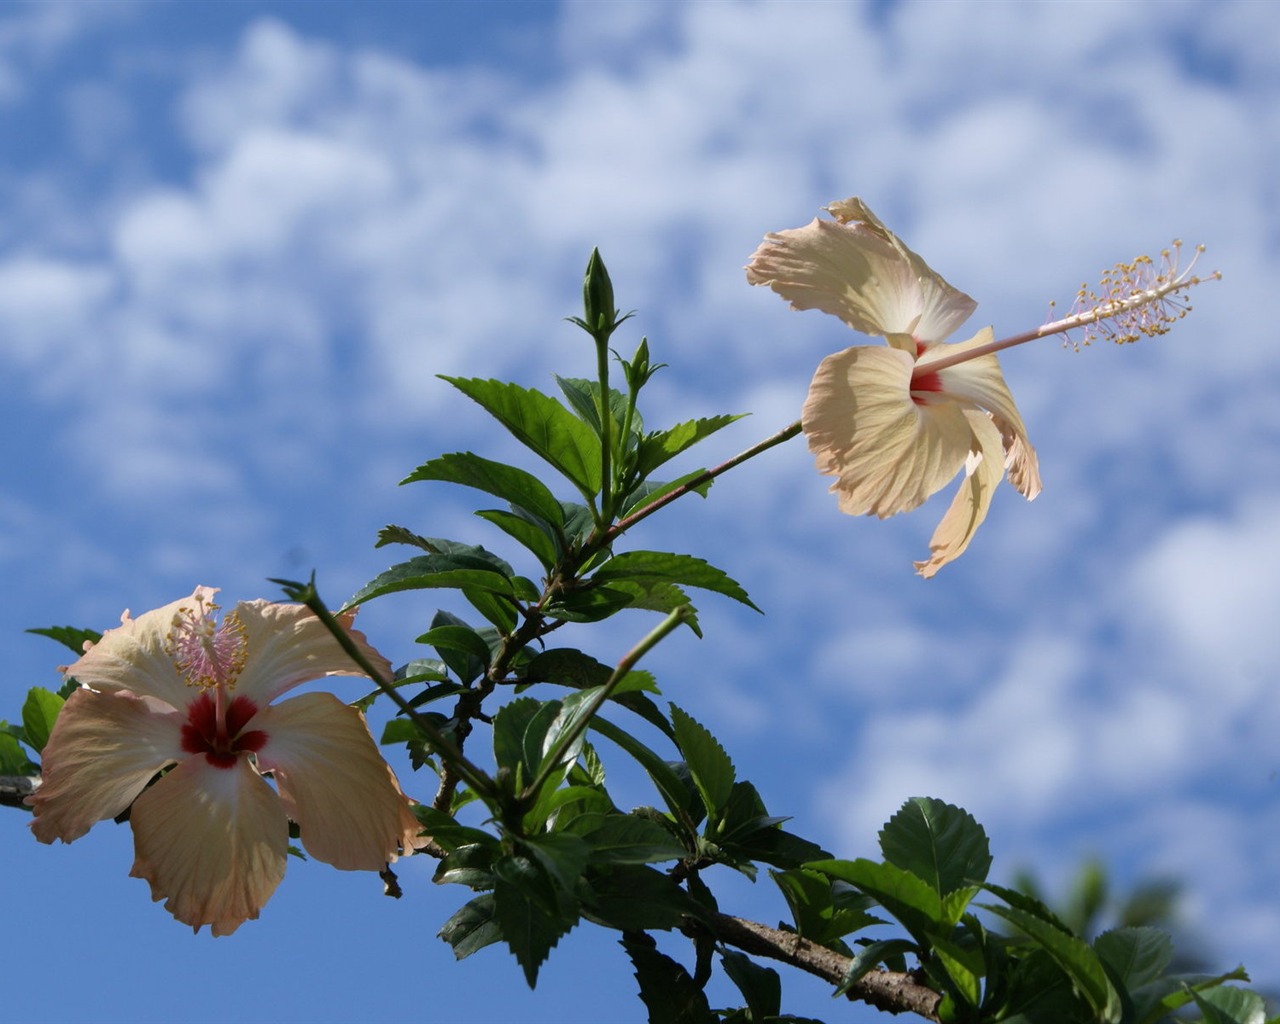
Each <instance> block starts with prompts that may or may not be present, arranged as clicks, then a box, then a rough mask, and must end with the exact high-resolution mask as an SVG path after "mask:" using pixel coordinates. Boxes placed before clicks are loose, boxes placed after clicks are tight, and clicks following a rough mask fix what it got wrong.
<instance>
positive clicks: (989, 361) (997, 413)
mask: <svg viewBox="0 0 1280 1024" xmlns="http://www.w3.org/2000/svg"><path fill="white" fill-rule="evenodd" d="M993 338H994V334H993V333H992V330H991V328H990V327H984V328H983V329H982V330H980V331H979V332H978V333H977V334H975V335H974V336H973V337H972V338H970V339H969V340H968V341H962V342H958V343H956V344H953V345H950V344H949V345H930V346H929V347H928V348H926V349H925V351H924V352H922V353H921V355H920V359H919V361H918V362H917V363H916V372H917V373H927V372H928V368H929V360H930V357H931V356H932V357H935V358H942V357H949V356H953V355H956V354H957V353H960V352H963V351H965V350H966V349H973V348H979V347H981V346H983V345H987V344H990V343H991V341H992V339H993ZM937 376H938V379H939V380H940V382H941V384H942V390H943V392H944V393H945V394H946V395H948V396H950V397H952V398H957V399H960V400H961V401H965V402H972V403H973V404H974V405H979V406H981V407H982V408H984V409H986V410H987V411H988V412H989V413H991V418H992V419H993V420H994V421H995V424H996V426H997V427H998V428H999V429H1000V437H1001V443H1002V445H1003V448H1004V467H1005V470H1006V471H1007V472H1008V474H1009V482H1010V483H1011V484H1013V486H1014V487H1015V488H1016V489H1017V490H1018V493H1019V494H1022V495H1023V496H1024V497H1025V498H1027V499H1028V500H1031V499H1033V498H1035V496H1036V495H1037V494H1039V493H1040V466H1039V462H1038V460H1037V459H1036V450H1035V449H1034V448H1033V447H1032V446H1031V442H1030V441H1029V440H1028V439H1027V428H1026V426H1025V425H1024V424H1023V422H1022V416H1021V414H1019V412H1018V407H1017V405H1015V404H1014V401H1013V395H1012V394H1011V393H1010V391H1009V385H1008V384H1006V383H1005V381H1004V374H1003V373H1001V372H1000V361H999V360H998V359H997V358H996V356H995V353H990V354H988V355H984V356H975V357H974V358H972V359H969V360H966V361H965V362H963V363H957V364H956V365H955V366H948V367H946V368H945V369H942V370H939V371H938V372H937Z"/></svg>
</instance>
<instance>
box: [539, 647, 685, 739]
mask: <svg viewBox="0 0 1280 1024" xmlns="http://www.w3.org/2000/svg"><path fill="white" fill-rule="evenodd" d="M611 675H613V670H612V669H611V668H610V667H609V666H608V665H604V664H601V663H600V662H598V661H596V660H595V658H592V657H591V656H590V655H587V654H583V653H582V652H581V651H579V650H576V649H575V648H572V647H557V648H552V649H551V650H549V651H543V652H541V653H540V654H536V655H534V657H533V658H532V659H531V660H530V662H529V664H528V666H527V667H526V668H525V673H524V683H525V684H533V683H552V684H553V685H556V686H570V687H573V688H574V689H585V688H587V687H594V686H603V685H604V684H605V683H606V682H608V680H609V677H610V676H611ZM633 677H634V678H633ZM629 684H635V685H629ZM638 689H652V690H655V691H656V689H657V687H656V686H654V685H653V677H652V676H650V675H649V674H648V673H647V672H629V673H627V675H626V677H625V678H623V679H622V680H621V682H619V684H618V686H617V688H616V689H615V690H614V691H613V693H612V694H611V695H610V700H612V701H614V702H615V703H617V704H620V705H622V706H623V707H624V708H627V709H628V710H629V711H633V712H635V713H636V714H637V715H639V716H640V717H641V718H643V719H644V720H645V721H646V722H649V723H650V724H651V725H655V726H657V727H658V728H659V729H661V730H662V731H663V732H664V733H666V734H667V735H668V736H674V733H673V730H672V728H671V724H670V723H669V722H668V721H667V719H666V717H665V716H664V715H663V714H662V712H661V711H660V710H659V709H658V706H657V705H656V704H654V703H653V701H651V700H650V699H649V698H648V697H646V696H645V695H644V694H643V693H639V692H637V691H638Z"/></svg>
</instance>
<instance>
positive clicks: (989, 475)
mask: <svg viewBox="0 0 1280 1024" xmlns="http://www.w3.org/2000/svg"><path fill="white" fill-rule="evenodd" d="M965 416H966V418H967V419H968V420H969V425H970V427H971V428H972V430H973V435H972V445H971V447H970V450H969V455H968V457H967V458H966V459H965V464H964V481H963V482H962V483H961V484H960V490H959V491H957V492H956V496H955V497H954V498H953V499H952V501H951V507H950V508H948V509H947V514H946V515H945V516H943V517H942V522H940V523H939V524H938V528H937V529H936V530H934V531H933V536H932V537H931V538H930V540H929V551H930V553H931V557H930V558H929V560H928V561H925V562H916V563H915V567H916V571H917V572H918V573H920V575H921V576H923V577H924V578H925V579H928V578H929V577H930V576H932V575H933V574H934V573H936V572H937V571H938V570H939V569H941V568H942V567H943V566H944V565H946V564H947V563H948V562H951V561H954V560H955V559H957V558H959V557H960V555H962V554H963V553H964V549H965V548H967V547H968V546H969V541H971V540H973V535H974V533H975V532H977V529H978V527H979V526H981V525H982V521H983V520H984V519H986V517H987V509H988V508H989V507H990V506H991V495H992V494H993V493H994V491H995V489H996V485H997V484H998V483H1000V478H1001V476H1003V475H1004V470H1003V467H1002V466H1001V463H1000V455H1001V443H1000V432H999V430H997V429H996V427H995V426H994V425H993V424H992V422H991V418H990V417H989V416H987V414H986V413H984V412H982V411H980V410H974V409H970V410H966V412H965Z"/></svg>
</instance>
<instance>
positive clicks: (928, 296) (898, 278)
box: [747, 198, 977, 341]
mask: <svg viewBox="0 0 1280 1024" xmlns="http://www.w3.org/2000/svg"><path fill="white" fill-rule="evenodd" d="M827 210H828V211H829V212H830V213H831V214H832V215H833V216H834V217H836V221H835V222H832V221H824V220H818V219H816V218H815V219H814V220H813V221H812V222H811V223H809V224H807V225H806V226H804V227H802V228H793V229H791V230H788V231H779V232H775V233H771V234H768V235H766V236H765V239H764V242H762V243H761V245H760V246H759V248H757V249H756V251H755V252H754V253H753V254H752V256H751V259H750V260H749V261H748V263H747V281H748V282H749V283H750V284H765V285H768V286H769V287H770V288H772V289H773V290H774V291H775V292H777V293H778V294H779V295H781V296H782V297H783V298H784V299H786V300H787V301H788V302H790V303H791V306H792V308H793V309H820V310H822V311H823V312H824V313H830V314H832V315H833V316H837V317H839V318H840V319H841V320H843V321H844V322H845V323H847V324H848V325H849V326H850V327H852V328H853V329H854V330H856V331H861V332H862V333H864V334H892V333H905V334H913V335H914V336H915V337H917V338H920V339H922V340H927V341H940V340H941V339H943V338H945V337H946V336H947V335H949V334H950V333H951V332H952V331H954V330H955V329H956V328H957V327H958V326H959V325H960V324H962V323H963V322H964V321H965V320H967V319H968V317H969V315H970V314H971V313H972V312H973V311H974V309H976V308H977V303H975V302H974V301H973V299H971V298H969V296H967V295H965V294H964V293H963V292H960V291H957V290H956V289H955V288H952V287H951V285H949V284H948V283H947V282H946V281H945V280H943V279H942V277H940V276H939V275H938V274H936V273H934V272H933V270H931V269H930V268H929V265H928V264H927V263H925V262H924V260H922V259H921V258H920V257H919V256H918V255H916V254H915V253H914V252H912V251H911V250H910V249H909V248H907V247H906V246H905V245H903V244H902V242H901V240H899V239H898V237H897V236H896V235H894V234H893V233H892V232H891V231H889V230H888V229H887V228H886V227H885V226H884V225H883V224H882V223H881V222H880V220H879V219H878V218H877V217H876V216H875V214H873V213H872V212H871V211H870V210H869V209H867V207H866V206H865V205H864V204H863V203H862V201H861V200H859V199H857V198H852V199H845V200H843V201H841V202H838V203H832V204H831V205H830V206H828V207H827Z"/></svg>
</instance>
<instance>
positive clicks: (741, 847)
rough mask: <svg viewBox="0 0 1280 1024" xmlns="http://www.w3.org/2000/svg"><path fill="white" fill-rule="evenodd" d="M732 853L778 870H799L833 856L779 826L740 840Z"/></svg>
mask: <svg viewBox="0 0 1280 1024" xmlns="http://www.w3.org/2000/svg"><path fill="white" fill-rule="evenodd" d="M727 845H728V844H727ZM731 849H732V850H733V851H734V852H736V853H739V854H740V855H741V856H743V857H746V858H748V859H750V860H758V861H760V862H762V863H764V864H771V865H772V866H773V867H775V868H798V867H801V866H802V865H804V864H808V863H809V862H810V861H814V860H821V859H823V858H826V857H829V856H830V854H829V853H828V852H827V851H826V850H824V849H823V848H822V847H821V846H819V845H818V844H817V843H814V842H810V841H809V840H808V839H805V838H803V837H802V836H798V835H795V834H794V833H792V832H788V831H786V830H785V829H781V828H777V827H775V826H770V827H768V828H761V829H759V830H757V831H756V832H754V833H752V834H751V835H749V836H747V837H745V838H743V839H740V840H736V841H735V842H733V843H732V844H731Z"/></svg>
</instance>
